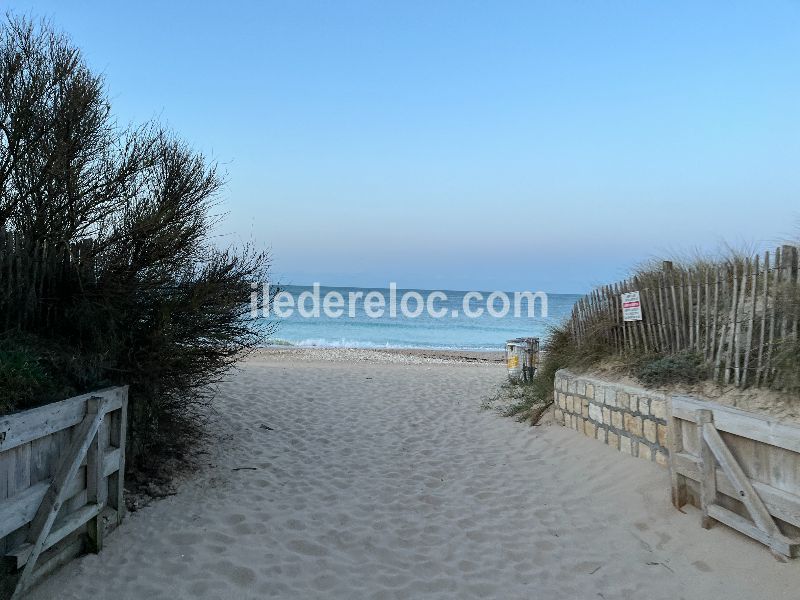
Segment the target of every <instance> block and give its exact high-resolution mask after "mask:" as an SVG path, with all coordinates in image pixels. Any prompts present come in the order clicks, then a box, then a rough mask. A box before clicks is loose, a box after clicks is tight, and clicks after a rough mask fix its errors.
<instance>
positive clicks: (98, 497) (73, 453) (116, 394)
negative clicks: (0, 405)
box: [0, 387, 128, 597]
mask: <svg viewBox="0 0 800 600" xmlns="http://www.w3.org/2000/svg"><path fill="white" fill-rule="evenodd" d="M127 407H128V388H127V387H117V388H109V389H105V390H101V391H98V392H93V393H91V394H85V395H83V396H78V397H75V398H70V399H69V400H64V401H62V402H56V403H53V404H48V405H46V406H42V407H40V408H35V409H33V410H28V411H25V412H21V413H17V414H13V415H9V416H6V417H0V552H2V556H4V557H5V565H4V568H5V573H4V575H3V585H0V597H7V596H8V594H11V593H13V596H14V597H16V596H18V595H19V594H20V593H21V592H22V591H24V590H25V589H27V588H28V587H30V585H32V584H33V583H34V582H35V581H36V580H38V579H39V578H41V577H42V576H43V575H45V574H46V573H48V572H50V571H52V570H53V569H54V568H56V567H57V566H59V565H60V564H63V563H64V562H67V561H68V560H70V559H72V558H74V557H75V556H77V555H79V554H81V553H83V552H84V551H85V550H88V551H91V552H99V551H100V549H101V548H102V545H103V535H104V534H105V533H106V531H107V530H108V529H111V528H113V527H116V526H117V525H118V524H119V522H120V520H121V519H122V517H123V515H124V513H125V502H124V498H123V488H124V472H125V435H126V427H127ZM3 594H4V595H3Z"/></svg>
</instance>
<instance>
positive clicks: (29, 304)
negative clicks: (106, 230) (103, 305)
mask: <svg viewBox="0 0 800 600" xmlns="http://www.w3.org/2000/svg"><path fill="white" fill-rule="evenodd" d="M95 277H96V273H95V266H94V242H93V241H92V240H91V239H85V240H83V241H81V242H77V243H71V244H47V243H42V242H37V243H31V242H29V241H28V240H26V239H25V238H24V237H23V236H21V235H18V234H15V233H13V232H10V231H5V230H3V229H0V307H2V306H4V307H7V309H6V310H4V311H2V314H0V327H2V328H4V329H6V330H8V329H11V328H13V327H22V326H24V325H31V324H35V325H36V326H37V327H40V328H46V327H48V326H50V325H51V324H52V323H53V322H54V321H55V320H57V319H61V318H63V316H64V315H63V311H64V308H65V307H64V306H59V305H58V302H59V300H60V299H62V298H63V297H64V296H65V294H64V291H65V290H66V289H75V290H80V289H83V288H85V287H86V286H87V285H91V284H92V283H93V282H94V281H95ZM9 308H13V310H9Z"/></svg>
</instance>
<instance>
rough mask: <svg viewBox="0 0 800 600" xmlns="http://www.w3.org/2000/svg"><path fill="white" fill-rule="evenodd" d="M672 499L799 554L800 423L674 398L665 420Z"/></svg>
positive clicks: (705, 519)
mask: <svg viewBox="0 0 800 600" xmlns="http://www.w3.org/2000/svg"><path fill="white" fill-rule="evenodd" d="M669 432H670V438H671V439H670V474H671V478H672V502H673V504H674V505H675V506H676V507H677V508H681V507H682V506H683V505H685V504H687V503H691V504H693V505H695V506H697V507H698V508H700V510H701V511H702V517H701V525H702V526H703V527H704V528H706V529H708V528H709V527H711V525H712V524H713V523H714V522H715V521H718V522H720V523H724V524H725V525H727V526H729V527H732V528H733V529H736V530H738V531H740V532H741V533H743V534H745V535H748V536H750V537H751V538H753V539H755V540H758V541H759V542H761V543H762V544H765V545H766V546H768V547H769V548H770V549H771V550H772V551H773V552H775V553H777V554H780V555H782V556H788V557H795V556H797V555H798V553H800V427H797V426H793V425H786V424H783V423H779V422H777V421H774V420H770V419H768V418H765V417H761V416H759V415H754V414H752V413H747V412H744V411H741V410H737V409H735V408H730V407H727V406H722V405H719V404H715V403H713V402H705V401H700V400H696V399H693V398H688V397H683V396H675V397H673V398H672V401H671V415H670V419H669Z"/></svg>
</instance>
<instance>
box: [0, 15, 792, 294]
mask: <svg viewBox="0 0 800 600" xmlns="http://www.w3.org/2000/svg"><path fill="white" fill-rule="evenodd" d="M3 4H4V5H5V6H6V8H10V9H12V10H13V11H15V12H17V13H22V14H29V15H34V16H37V17H38V16H44V17H47V18H49V19H50V20H51V21H52V23H53V24H54V25H55V26H56V27H57V28H59V29H62V30H63V31H65V32H67V33H69V34H70V36H71V37H72V39H73V40H74V42H75V43H76V44H77V45H78V46H80V47H81V48H82V49H83V51H84V54H85V57H86V60H87V62H88V63H89V65H90V66H91V67H92V68H93V69H95V70H97V71H99V72H102V73H103V74H104V75H105V78H106V82H107V86H108V90H109V95H110V98H111V101H112V105H113V110H114V113H115V114H116V116H117V118H118V119H119V120H120V122H122V123H138V122H142V121H146V120H149V119H153V118H156V119H158V120H160V121H162V122H164V123H166V124H168V125H169V126H170V127H171V128H172V129H173V130H175V131H176V132H177V133H179V134H180V136H181V137H183V138H184V139H185V140H186V141H188V142H189V143H190V144H191V145H192V146H193V147H194V148H196V149H197V150H198V151H201V152H203V153H204V154H206V156H207V157H208V158H209V159H210V160H214V161H217V162H218V163H219V164H220V166H221V167H222V169H223V170H224V172H225V173H226V179H227V185H226V187H225V190H224V192H223V193H222V196H221V198H220V199H221V205H220V207H219V210H220V211H221V212H224V213H225V214H226V218H225V220H224V222H223V223H222V224H221V225H220V226H219V228H218V231H217V232H216V233H217V237H216V238H215V239H216V243H218V244H221V245H230V244H243V243H252V244H254V245H256V246H257V247H258V248H265V249H269V250H270V251H271V253H272V256H273V277H274V278H275V279H276V280H279V281H281V282H284V283H289V284H309V283H312V282H315V281H319V282H321V283H323V284H327V285H355V286H375V287H385V286H386V285H388V283H389V282H390V281H394V282H397V283H398V285H399V286H400V287H416V288H428V289H434V288H436V289H461V290H468V289H470V290H471V289H477V290H494V289H504V290H544V291H546V292H550V293H557V292H564V293H581V292H585V291H587V290H588V289H590V288H591V287H592V286H593V285H597V284H602V283H608V282H612V281H616V280H618V279H620V278H622V277H624V276H625V275H626V273H627V272H628V270H629V269H630V268H631V267H633V266H635V265H636V264H638V263H640V262H642V261H644V260H648V259H652V258H655V257H664V256H673V255H685V254H687V253H693V252H698V251H699V252H713V251H716V250H718V249H719V248H721V247H722V246H723V245H726V244H727V245H732V246H735V247H742V246H747V247H756V248H758V247H769V246H773V245H775V244H777V243H780V242H782V241H784V240H786V239H790V238H796V237H797V236H798V235H800V203H799V202H798V198H800V167H798V158H799V157H800V60H798V57H800V34H798V31H800V3H798V2H797V1H792V2H751V3H737V2H718V3H715V2H658V3H657V2H647V1H641V2H631V1H626V2H591V3H589V2H585V1H563V2H555V1H554V2H488V1H487V2H468V1H462V2H445V1H438V2H430V1H428V2H415V1H410V0H404V1H402V2H349V1H337V2H304V1H299V0H298V1H291V2H290V1H282V2H238V1H235V0H229V1H227V2H214V3H203V2H199V1H194V2H163V1H161V2H151V1H149V0H148V1H137V2H112V1H108V0H106V1H102V2H100V1H91V2H90V1H82V2H81V1H65V0H61V1H59V2H50V1H46V0H43V1H38V2H35V3H34V2H3Z"/></svg>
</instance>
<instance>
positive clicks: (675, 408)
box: [672, 396, 800, 452]
mask: <svg viewBox="0 0 800 600" xmlns="http://www.w3.org/2000/svg"><path fill="white" fill-rule="evenodd" d="M703 408H707V409H709V410H713V411H714V425H715V426H716V428H717V429H719V430H720V431H727V432H729V433H732V434H734V435H739V436H741V437H746V438H750V439H753V440H757V441H759V442H764V443H765V444H770V445H772V446H777V447H779V448H785V449H786V450H792V451H793V452H800V427H798V426H796V425H789V424H786V423H781V422H778V421H774V420H771V419H769V418H767V417H765V416H762V415H757V414H753V413H748V412H745V411H743V410H739V409H737V408H731V407H730V406H723V405H721V404H717V403H715V402H704V401H699V400H695V399H693V398H689V397H686V396H674V397H673V398H672V412H673V415H674V416H675V417H676V418H678V419H682V420H684V421H691V422H695V421H694V420H695V414H694V413H695V411H697V410H698V409H703Z"/></svg>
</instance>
